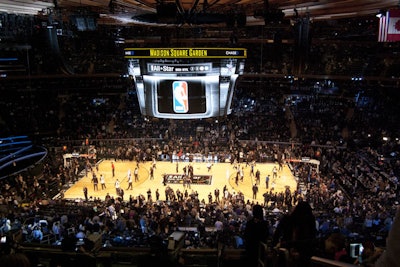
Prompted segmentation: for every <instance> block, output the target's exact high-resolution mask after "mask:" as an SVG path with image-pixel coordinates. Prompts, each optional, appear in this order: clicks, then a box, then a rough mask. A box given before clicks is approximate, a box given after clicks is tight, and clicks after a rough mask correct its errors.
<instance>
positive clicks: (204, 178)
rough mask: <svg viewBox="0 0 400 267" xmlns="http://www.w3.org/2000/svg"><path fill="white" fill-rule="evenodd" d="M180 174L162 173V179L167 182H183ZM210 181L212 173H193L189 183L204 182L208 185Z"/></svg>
mask: <svg viewBox="0 0 400 267" xmlns="http://www.w3.org/2000/svg"><path fill="white" fill-rule="evenodd" d="M183 177H184V176H183V175H182V174H163V180H164V181H165V182H166V183H168V184H183V179H184V178H183ZM211 181H212V175H193V179H192V180H191V182H190V183H191V184H199V185H201V184H204V185H210V184H211Z"/></svg>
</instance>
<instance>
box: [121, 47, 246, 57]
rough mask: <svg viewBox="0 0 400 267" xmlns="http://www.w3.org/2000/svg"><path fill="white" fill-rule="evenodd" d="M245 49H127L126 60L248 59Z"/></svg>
mask: <svg viewBox="0 0 400 267" xmlns="http://www.w3.org/2000/svg"><path fill="white" fill-rule="evenodd" d="M246 57H247V49H245V48H125V58H246Z"/></svg>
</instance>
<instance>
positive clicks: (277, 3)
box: [0, 0, 399, 25]
mask: <svg viewBox="0 0 400 267" xmlns="http://www.w3.org/2000/svg"><path fill="white" fill-rule="evenodd" d="M398 6H399V0H379V1H377V0H42V1H36V0H2V1H1V2H0V12H8V13H12V12H14V13H29V14H35V13H46V12H48V10H53V9H54V10H58V11H60V12H63V14H71V13H76V12H92V13H94V14H96V15H98V19H97V22H98V24H115V25H118V24H139V23H153V24H158V25H165V24H169V23H170V24H174V23H175V20H174V19H171V18H170V17H169V16H174V15H171V14H169V13H170V8H171V7H175V9H176V10H177V15H178V16H180V17H183V20H180V22H181V23H191V22H192V21H193V19H192V18H193V16H198V17H201V18H202V19H201V20H200V23H203V22H206V23H204V24H217V23H213V22H219V21H218V19H217V18H218V16H219V17H221V16H222V15H224V16H226V17H227V18H231V17H232V16H237V14H240V15H241V16H242V15H245V17H246V21H247V25H257V24H262V23H264V21H265V16H270V15H271V13H270V12H271V10H272V12H276V11H279V12H280V11H282V12H283V14H284V18H287V19H291V18H294V17H297V16H310V18H311V19H313V20H316V21H317V20H332V19H339V18H350V17H361V16H372V15H375V14H377V13H378V12H380V11H381V10H385V9H391V8H398ZM46 10H47V11H46ZM160 13H163V17H162V18H161V19H160V18H159V14H160ZM165 13H167V15H166V14H165ZM204 15H205V17H203V16H204ZM143 18H144V19H143ZM171 22H172V23H171ZM210 22H211V23H210ZM200 23H199V24H200Z"/></svg>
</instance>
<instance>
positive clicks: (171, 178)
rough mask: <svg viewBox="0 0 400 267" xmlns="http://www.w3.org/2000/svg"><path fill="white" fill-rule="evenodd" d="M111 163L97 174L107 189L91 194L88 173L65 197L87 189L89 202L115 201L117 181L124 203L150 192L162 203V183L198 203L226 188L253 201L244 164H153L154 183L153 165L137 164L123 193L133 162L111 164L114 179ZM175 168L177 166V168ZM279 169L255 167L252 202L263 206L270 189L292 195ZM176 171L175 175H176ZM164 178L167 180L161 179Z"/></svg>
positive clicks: (286, 173)
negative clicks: (194, 195) (187, 172)
mask: <svg viewBox="0 0 400 267" xmlns="http://www.w3.org/2000/svg"><path fill="white" fill-rule="evenodd" d="M112 162H113V161H110V160H103V161H101V162H99V163H98V171H96V174H97V177H99V176H100V174H103V175H104V177H105V182H106V183H105V185H106V189H103V190H102V189H101V184H100V182H99V184H98V190H97V191H94V188H93V187H94V186H93V183H92V174H91V173H89V174H88V175H87V176H83V177H82V178H81V179H80V180H79V181H77V182H76V183H74V184H73V185H71V187H70V188H69V189H67V190H66V192H65V193H64V198H66V199H84V194H83V188H84V187H85V186H86V187H87V189H88V196H89V198H100V199H104V198H105V196H106V194H107V193H108V194H110V195H111V196H114V197H115V198H116V197H117V193H116V189H115V182H116V180H117V179H118V180H119V182H120V185H121V188H122V189H123V190H124V200H127V199H129V196H130V195H132V196H134V197H137V196H138V195H139V194H142V195H143V196H145V197H146V199H147V191H148V190H149V189H150V190H151V193H152V199H153V200H155V199H156V197H155V192H156V189H159V192H160V199H161V200H164V199H165V187H166V186H164V184H163V181H164V180H165V181H166V182H167V184H166V185H167V186H170V187H171V188H172V189H173V190H174V191H175V192H176V190H177V189H179V190H180V191H181V192H184V191H185V189H187V191H188V193H189V194H190V193H191V192H192V190H194V191H197V192H198V194H199V199H200V200H202V199H204V200H205V201H206V203H208V194H209V193H210V192H211V194H212V196H213V200H214V190H215V189H216V188H218V189H219V190H220V198H221V197H222V196H223V192H222V190H223V188H224V186H225V185H226V186H227V188H228V190H229V192H230V193H233V192H236V193H237V192H242V193H243V194H244V196H245V201H247V200H250V201H253V190H252V187H253V185H254V184H255V183H256V180H255V176H254V175H251V166H249V165H247V166H246V164H245V163H243V164H237V165H234V164H230V163H213V164H212V166H211V168H210V170H208V167H210V165H209V164H208V163H203V162H179V163H176V162H169V161H168V162H167V161H158V162H156V163H155V169H154V179H150V168H151V165H152V164H153V162H144V163H139V173H138V174H139V180H138V181H135V179H134V177H132V181H133V189H132V190H126V189H127V188H128V171H129V170H130V171H131V173H132V176H133V172H134V169H135V168H136V165H137V163H136V162H134V161H116V162H113V163H114V166H115V176H114V177H113V176H112V168H111V165H112ZM189 164H190V165H191V166H193V174H194V179H193V182H192V183H191V184H190V188H187V187H184V185H183V181H182V180H181V177H182V174H183V173H184V170H183V168H184V167H185V166H188V165H189ZM177 165H178V166H177ZM274 166H275V167H276V168H278V165H277V164H273V163H256V164H255V165H254V168H253V170H254V173H255V172H256V171H257V170H259V171H260V184H258V185H257V186H258V193H257V198H256V199H254V202H258V203H264V199H263V194H264V193H265V192H266V191H268V192H269V191H270V189H271V187H273V188H274V190H273V192H282V191H284V190H285V189H286V187H289V188H290V190H291V191H294V190H296V187H297V182H296V180H295V178H294V176H293V174H292V173H291V171H290V169H289V167H288V166H287V165H286V164H285V165H283V168H282V170H278V173H277V178H276V179H273V175H272V173H273V167H274ZM238 168H241V169H243V173H244V177H243V181H241V180H240V179H239V181H238V184H236V173H237V169H238ZM176 170H178V172H177V171H176ZM267 175H269V176H270V180H269V188H268V189H266V183H265V177H266V176H267ZM165 176H166V178H164V177H165Z"/></svg>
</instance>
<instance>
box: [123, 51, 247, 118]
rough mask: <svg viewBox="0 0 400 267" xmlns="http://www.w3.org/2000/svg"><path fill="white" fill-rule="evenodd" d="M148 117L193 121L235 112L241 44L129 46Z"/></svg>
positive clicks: (131, 68)
mask: <svg viewBox="0 0 400 267" xmlns="http://www.w3.org/2000/svg"><path fill="white" fill-rule="evenodd" d="M125 57H126V58H127V59H128V74H129V75H130V76H132V77H133V78H134V80H135V87H136V92H137V97H138V101H139V105H140V110H141V113H142V115H144V116H152V117H157V118H170V119H195V118H211V117H220V116H225V115H228V114H230V113H231V108H230V106H231V103H232V98H233V92H234V88H235V85H236V80H237V78H238V76H239V75H240V74H242V73H243V69H244V59H245V58H246V50H245V49H242V48H235V49H232V48H146V49H143V48H138V49H134V48H127V49H125Z"/></svg>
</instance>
